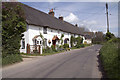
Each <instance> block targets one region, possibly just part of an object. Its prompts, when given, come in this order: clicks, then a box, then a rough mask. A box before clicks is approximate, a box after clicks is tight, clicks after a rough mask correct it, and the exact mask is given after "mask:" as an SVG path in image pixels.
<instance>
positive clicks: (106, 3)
mask: <svg viewBox="0 0 120 80" xmlns="http://www.w3.org/2000/svg"><path fill="white" fill-rule="evenodd" d="M106 15H107V32H109V19H108V4H107V3H106Z"/></svg>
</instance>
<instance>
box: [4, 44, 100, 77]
mask: <svg viewBox="0 0 120 80" xmlns="http://www.w3.org/2000/svg"><path fill="white" fill-rule="evenodd" d="M100 48H101V45H93V46H89V47H86V48H81V49H76V50H71V51H66V52H63V53H59V54H54V55H50V56H43V57H36V58H34V59H32V60H31V59H30V60H29V61H26V62H21V63H18V64H15V65H12V66H8V67H4V68H3V70H2V72H3V74H2V75H3V78H101V76H102V75H101V72H100V71H99V68H98V63H97V54H98V51H99V49H100Z"/></svg>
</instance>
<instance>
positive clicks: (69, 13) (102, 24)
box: [22, 0, 118, 36]
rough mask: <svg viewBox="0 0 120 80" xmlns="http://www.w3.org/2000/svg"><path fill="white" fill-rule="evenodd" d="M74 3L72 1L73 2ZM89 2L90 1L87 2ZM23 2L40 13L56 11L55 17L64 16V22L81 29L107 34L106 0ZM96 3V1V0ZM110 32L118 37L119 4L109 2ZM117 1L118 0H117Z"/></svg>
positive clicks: (111, 0)
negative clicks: (91, 0) (92, 0)
mask: <svg viewBox="0 0 120 80" xmlns="http://www.w3.org/2000/svg"><path fill="white" fill-rule="evenodd" d="M71 1H72V0H71ZM76 1H77V0H76ZM87 1H88V0H87ZM87 1H86V2H59V0H54V1H53V2H51V1H49V0H48V2H22V3H24V4H26V5H29V6H31V7H33V8H36V9H38V10H40V11H43V12H45V13H48V12H49V10H50V9H52V8H53V9H54V12H55V17H57V18H58V17H59V16H63V17H64V20H65V21H67V22H69V23H71V24H74V25H75V24H78V26H79V27H85V28H88V29H89V30H90V31H93V32H96V31H102V32H103V33H106V31H107V30H106V29H107V25H106V23H107V22H106V12H105V11H106V9H105V4H106V2H104V0H99V2H87ZM94 1H95V0H94ZM108 1H110V2H108V8H109V9H108V10H109V25H110V32H112V33H114V34H115V35H116V36H118V2H113V0H108ZM116 1H117V0H116Z"/></svg>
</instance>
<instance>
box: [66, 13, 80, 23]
mask: <svg viewBox="0 0 120 80" xmlns="http://www.w3.org/2000/svg"><path fill="white" fill-rule="evenodd" d="M64 20H65V21H67V22H70V23H73V24H76V23H78V21H79V18H78V17H77V16H76V15H74V14H73V13H70V14H69V15H68V16H66V17H65V18H64Z"/></svg>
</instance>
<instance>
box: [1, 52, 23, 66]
mask: <svg viewBox="0 0 120 80" xmlns="http://www.w3.org/2000/svg"><path fill="white" fill-rule="evenodd" d="M20 61H22V56H21V55H20V54H11V55H7V56H6V57H4V58H2V66H6V65H10V64H14V63H16V62H20Z"/></svg>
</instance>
